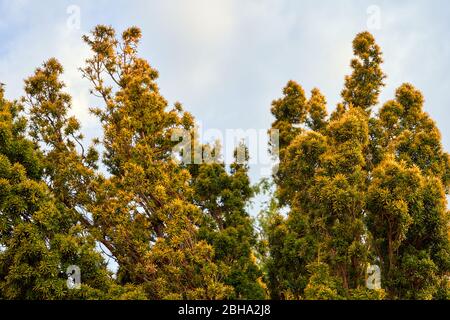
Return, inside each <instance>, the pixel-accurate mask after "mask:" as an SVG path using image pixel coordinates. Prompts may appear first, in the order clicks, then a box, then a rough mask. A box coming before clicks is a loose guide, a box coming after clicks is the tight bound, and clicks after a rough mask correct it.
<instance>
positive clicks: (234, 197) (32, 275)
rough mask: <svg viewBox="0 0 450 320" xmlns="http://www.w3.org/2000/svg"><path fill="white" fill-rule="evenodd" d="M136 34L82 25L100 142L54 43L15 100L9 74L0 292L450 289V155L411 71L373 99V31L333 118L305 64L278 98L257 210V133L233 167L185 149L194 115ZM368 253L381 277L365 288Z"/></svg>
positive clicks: (332, 295) (228, 293)
mask: <svg viewBox="0 0 450 320" xmlns="http://www.w3.org/2000/svg"><path fill="white" fill-rule="evenodd" d="M140 38H141V31H140V29H139V28H137V27H131V28H129V29H127V30H125V31H124V32H123V33H122V35H121V36H120V37H118V36H116V32H115V30H114V29H112V28H111V27H108V26H103V25H99V26H97V27H95V28H94V29H93V31H92V32H91V33H90V34H89V35H86V36H84V37H83V40H84V42H85V43H86V44H87V45H88V46H89V48H90V49H91V56H90V58H89V59H87V60H86V64H85V66H84V67H83V68H82V69H81V70H80V71H81V73H82V76H83V77H84V78H86V79H87V80H88V81H89V82H90V84H91V87H92V89H91V93H92V95H93V96H95V97H97V98H98V100H97V102H98V103H99V105H98V106H97V107H96V108H92V109H91V112H92V114H93V115H95V116H96V117H98V119H99V120H100V122H101V125H102V129H103V134H102V138H101V139H94V141H93V142H92V144H91V145H90V146H89V147H86V146H85V144H84V141H83V134H82V130H81V124H80V122H79V121H78V120H77V119H76V118H75V117H73V116H70V114H71V109H72V107H73V106H72V99H71V96H70V95H69V94H68V93H67V92H65V84H64V83H63V82H62V81H61V77H62V76H63V72H64V70H63V67H62V65H61V64H60V63H59V62H58V61H57V60H56V59H54V58H51V59H49V60H48V61H46V62H44V63H43V64H42V66H41V67H39V68H37V69H36V70H35V72H34V74H33V75H32V76H30V77H29V78H27V79H26V80H25V87H24V90H25V94H24V97H23V98H22V99H21V100H19V101H13V102H10V101H7V100H6V99H5V98H4V92H3V87H1V86H0V299H120V300H124V299H263V298H266V297H270V298H272V299H314V300H325V299H327V300H328V299H364V300H367V299H386V298H387V299H449V298H450V282H449V278H448V277H449V275H450V241H449V236H450V233H449V225H450V224H449V223H450V221H449V219H450V214H449V213H450V212H449V211H448V209H447V198H446V197H447V195H448V194H449V191H450V157H449V154H448V153H446V152H445V151H444V150H443V147H442V144H441V135H440V132H439V130H438V128H437V127H436V125H435V123H434V121H433V120H432V119H431V118H430V117H429V116H428V115H427V114H426V113H425V112H424V110H423V108H424V97H423V96H422V94H421V92H420V91H418V90H417V89H416V88H414V87H413V86H412V85H411V84H403V85H401V86H400V87H399V88H398V89H397V91H396V94H395V98H394V99H393V100H391V101H387V102H386V103H385V104H384V105H382V106H381V108H380V109H379V110H378V112H377V113H376V114H375V113H373V112H372V109H373V107H374V106H375V105H376V104H377V103H378V97H379V94H380V91H381V88H382V87H383V86H384V79H385V75H384V73H383V72H382V70H381V63H382V62H383V59H382V54H381V50H380V48H379V47H378V45H377V44H376V43H375V39H374V38H373V36H372V35H371V34H370V33H368V32H363V33H360V34H358V35H357V36H356V38H355V40H354V41H353V51H354V54H355V58H354V59H353V60H352V61H351V67H352V73H351V75H349V76H347V77H346V78H345V86H344V89H343V91H342V102H341V103H339V104H338V105H337V107H336V110H334V112H333V113H331V115H330V116H328V112H327V105H326V98H325V97H324V96H323V94H322V93H321V92H320V91H319V89H317V88H315V89H313V90H312V91H311V94H310V97H309V98H308V97H307V96H306V94H305V92H304V90H303V88H302V87H301V86H300V85H299V84H297V83H296V82H295V81H292V80H291V81H289V82H288V83H287V85H286V87H285V88H284V89H283V96H282V97H281V98H280V99H278V100H275V101H273V102H272V108H271V112H272V115H273V116H274V118H275V121H274V122H273V124H272V129H275V130H278V132H279V135H280V141H279V145H276V144H274V145H271V148H272V149H271V152H272V154H273V155H275V154H277V153H278V152H279V159H280V162H279V165H278V168H277V169H278V170H276V171H275V173H274V175H273V180H272V181H265V182H264V183H261V184H260V187H261V188H262V189H263V190H264V191H265V192H268V193H271V194H272V193H273V194H272V197H271V199H270V200H269V201H268V203H267V209H266V210H264V211H262V212H261V214H260V216H259V221H258V224H255V221H254V220H253V219H252V217H251V216H250V215H249V213H248V208H249V206H250V205H251V199H252V198H253V197H254V195H255V192H256V191H257V188H255V187H253V186H252V185H251V183H250V179H249V165H248V154H247V150H246V148H245V146H241V147H243V149H245V155H246V157H245V159H244V161H239V160H242V159H239V157H238V154H239V152H238V151H240V150H236V151H235V161H234V162H233V163H232V164H231V165H230V166H226V165H225V164H224V163H223V161H221V160H220V159H218V148H213V147H212V146H210V145H203V146H201V148H200V149H201V151H202V154H203V155H209V156H210V157H209V158H208V159H206V161H204V162H202V163H199V164H183V163H179V162H178V161H176V156H177V155H174V150H176V148H175V147H176V146H179V145H178V143H179V141H175V140H174V139H173V136H175V135H176V134H177V133H179V132H180V130H186V131H185V132H189V133H190V134H191V136H192V138H194V139H193V140H194V141H195V138H196V136H197V133H196V129H195V121H194V118H193V117H192V115H191V114H189V113H188V112H185V111H184V110H183V107H182V106H181V104H179V103H175V104H174V106H173V107H170V106H169V104H168V102H167V101H166V100H165V98H164V97H163V96H162V95H161V93H160V91H159V88H158V85H157V82H156V81H157V78H158V72H157V71H156V70H155V69H154V68H153V67H152V66H150V64H149V63H148V62H147V61H146V60H144V59H142V58H141V57H139V55H138V47H139V41H140ZM195 142H197V141H195ZM216 147H217V146H216ZM97 149H98V150H101V152H100V151H98V150H97ZM184 152H187V151H186V150H182V151H181V156H186V155H187V154H184ZM100 159H101V160H102V163H101V164H100V163H99V162H100ZM209 160H216V161H209ZM100 165H102V169H100V167H101V166H100ZM272 187H273V188H272ZM272 189H274V190H272ZM106 258H108V259H113V260H114V261H115V262H116V263H117V265H118V271H117V274H115V275H114V276H113V274H112V273H111V272H109V271H108V269H107V261H105V260H106ZM370 265H378V266H379V267H380V269H381V285H382V288H381V289H373V290H372V289H368V288H366V283H365V282H366V278H367V276H368V275H367V269H368V266H370ZM69 266H77V267H79V268H80V271H81V287H80V288H79V289H73V288H69V287H68V285H67V278H68V275H67V274H66V272H67V268H68V267H69Z"/></svg>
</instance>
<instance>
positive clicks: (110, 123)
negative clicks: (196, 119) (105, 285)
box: [82, 25, 232, 299]
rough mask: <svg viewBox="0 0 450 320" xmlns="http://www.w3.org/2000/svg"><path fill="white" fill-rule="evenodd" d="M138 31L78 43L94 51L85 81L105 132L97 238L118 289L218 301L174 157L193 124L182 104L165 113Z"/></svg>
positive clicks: (212, 268)
mask: <svg viewBox="0 0 450 320" xmlns="http://www.w3.org/2000/svg"><path fill="white" fill-rule="evenodd" d="M140 38H141V31H140V30H139V29H138V28H136V27H132V28H129V29H127V30H125V31H124V32H123V34H122V37H121V40H118V39H117V38H116V35H115V31H114V30H113V29H112V28H110V27H107V26H101V25H100V26H97V27H95V29H94V30H93V31H92V33H91V35H90V36H85V37H84V41H85V42H86V43H87V44H88V45H89V46H90V48H91V50H92V51H93V56H92V57H91V58H90V59H88V60H87V61H86V66H85V68H83V69H82V71H83V75H84V76H85V77H86V78H87V79H88V80H89V81H90V82H91V83H92V85H93V94H95V95H97V96H99V97H100V98H101V99H102V100H103V103H104V107H103V108H95V109H94V110H93V112H94V113H95V114H96V115H97V116H98V117H99V119H100V120H101V122H102V125H103V129H104V138H103V141H102V144H103V147H104V148H105V154H104V158H103V159H104V164H105V166H106V168H107V170H108V171H109V174H110V177H108V178H105V179H100V180H99V182H98V187H97V190H96V192H97V198H96V201H95V203H94V205H93V206H92V207H91V210H90V211H91V212H92V215H93V219H94V221H95V222H94V223H95V224H96V226H97V229H96V232H97V233H98V235H99V236H100V237H101V240H102V242H104V243H108V246H109V247H108V248H109V249H110V251H111V252H112V254H113V255H114V256H115V257H116V258H117V260H118V262H119V267H120V269H119V275H118V276H119V280H120V281H121V283H129V282H131V283H141V284H143V285H144V287H145V290H146V292H147V293H148V296H149V297H150V298H152V299H161V298H193V299H194V298H202V299H205V298H211V299H212V298H223V297H226V296H228V294H229V293H230V292H231V290H232V288H231V287H229V286H226V285H223V284H222V283H221V281H220V279H219V278H220V277H219V276H218V274H219V273H218V270H217V265H215V264H214V262H213V261H212V259H213V248H212V247H211V246H210V245H208V244H207V243H206V242H205V241H201V240H199V239H198V232H197V230H198V225H199V223H200V218H201V212H200V210H199V209H198V207H196V206H195V205H194V204H193V203H190V202H189V200H190V199H191V198H192V192H193V191H192V189H191V187H190V186H189V181H190V174H189V172H188V170H186V169H184V168H182V167H181V166H180V165H179V164H178V163H176V162H175V160H174V159H173V158H172V150H173V148H174V146H175V145H176V143H177V142H176V141H172V139H171V138H172V135H173V134H174V132H175V131H176V130H178V129H186V130H191V129H192V126H193V119H192V116H191V115H190V114H189V113H186V112H183V110H182V107H181V105H180V104H178V103H177V104H176V105H175V107H174V108H173V109H169V108H168V103H167V101H166V100H165V99H164V98H163V97H162V95H161V94H160V93H159V89H158V86H157V84H156V79H157V77H158V72H157V71H156V70H155V69H153V68H152V67H151V66H150V65H149V64H148V62H147V61H146V60H144V59H142V58H139V57H138V55H137V47H138V43H139V40H140Z"/></svg>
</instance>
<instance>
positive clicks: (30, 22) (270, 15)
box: [0, 0, 450, 181]
mask: <svg viewBox="0 0 450 320" xmlns="http://www.w3.org/2000/svg"><path fill="white" fill-rule="evenodd" d="M71 6H76V8H79V10H80V11H79V12H80V20H79V22H80V25H79V26H80V28H79V29H78V28H70V27H69V26H68V19H70V18H71V17H73V16H71V13H68V8H70V7H71ZM374 6H375V7H374ZM373 8H375V9H376V10H378V11H377V12H378V13H379V14H377V15H376V17H375V16H374V14H373V11H372V10H373ZM368 11H369V12H368ZM71 12H73V11H71ZM449 16H450V3H449V2H448V1H437V0H433V1H375V0H371V1H361V0H358V1H348V0H347V1H345V0H340V1H295V0H285V1H282V0H278V1H272V0H247V1H237V0H236V1H235V0H168V1H132V0H128V1H105V0H98V1H81V0H80V1H77V0H71V1H56V0H54V1H30V0H14V1H12V0H0V81H1V82H4V83H6V91H7V97H8V98H17V97H19V96H20V95H21V94H22V88H23V79H24V78H25V77H27V76H29V75H30V74H32V72H33V70H34V69H35V68H36V67H37V66H38V65H39V64H41V63H42V62H43V61H44V60H46V59H48V58H49V57H52V56H54V57H56V58H58V59H59V60H60V61H61V62H62V63H63V65H64V67H65V69H66V73H65V75H64V80H65V82H66V83H67V85H68V88H67V90H68V91H69V92H70V93H71V94H72V95H73V97H74V109H73V113H74V114H76V115H77V116H78V117H79V118H80V120H81V122H82V125H83V128H84V131H85V132H86V133H87V136H88V137H93V136H96V135H98V134H99V124H98V122H97V120H96V119H95V118H94V117H93V116H91V115H90V114H89V113H88V111H87V110H88V108H89V107H90V106H94V105H95V104H96V103H98V101H96V100H95V99H93V98H92V97H90V96H89V91H88V88H89V84H88V83H87V81H86V80H83V79H82V78H81V76H80V73H79V72H78V70H77V69H78V68H79V67H81V66H82V65H83V61H84V59H85V58H86V57H87V56H88V55H89V51H88V49H87V47H86V46H85V45H84V44H83V43H82V41H81V36H82V35H83V34H85V33H87V32H88V31H89V30H90V29H92V27H93V26H95V25H96V24H100V23H101V24H109V25H112V26H114V27H115V28H116V29H117V30H118V31H119V32H121V31H122V30H123V29H124V28H126V27H128V26H131V25H137V26H139V27H141V28H142V31H143V39H142V45H141V49H140V54H141V55H142V56H144V57H145V58H147V59H148V60H149V61H150V63H151V64H152V66H154V67H155V68H156V69H158V70H159V72H160V79H159V81H158V82H159V85H160V88H161V92H162V93H163V95H164V96H165V97H166V98H167V99H168V101H169V102H171V103H173V102H175V101H180V102H182V103H183V104H184V106H185V108H186V109H187V110H188V111H190V112H192V113H193V114H194V116H195V117H196V119H197V120H198V121H201V123H202V125H203V127H204V128H215V129H220V130H225V129H236V128H242V129H257V130H261V129H264V130H265V129H267V128H269V127H270V124H271V122H272V121H273V119H272V117H271V115H270V103H271V101H272V100H273V99H275V98H278V97H279V96H281V90H282V87H283V86H284V85H285V84H286V82H287V81H288V80H290V79H293V80H296V81H298V82H299V83H300V84H301V85H302V86H303V87H304V89H305V90H306V91H307V92H309V91H310V90H311V89H312V88H313V87H318V88H320V89H321V90H322V92H323V93H324V94H325V95H326V97H327V100H328V108H329V110H332V109H333V108H334V106H335V105H336V103H337V102H338V101H339V99H340V96H339V94H340V91H341V89H342V85H343V80H344V76H345V75H346V74H348V73H349V72H350V70H349V62H350V59H351V57H352V49H351V41H352V39H353V37H354V36H355V34H356V33H358V32H360V31H363V30H367V29H368V30H369V31H371V32H372V33H373V34H374V35H375V37H376V39H377V42H378V43H379V45H380V46H381V47H382V49H383V52H384V59H385V64H384V71H385V72H386V73H387V75H388V78H387V81H386V84H387V85H386V87H385V89H384V90H383V93H382V96H381V102H384V101H386V100H387V99H391V98H392V97H393V95H394V91H395V89H396V88H397V87H398V86H399V85H400V84H401V83H402V82H411V83H412V84H414V85H415V86H416V87H418V88H419V89H420V90H422V92H423V93H424V95H425V98H426V105H425V110H426V111H427V112H428V113H430V115H431V116H432V117H433V118H434V119H435V120H436V122H437V124H438V126H439V128H440V130H441V132H442V136H443V143H444V146H445V148H446V150H449V149H450V148H449V147H450V129H449V128H448V122H449V121H448V120H449V116H448V110H447V109H448V107H449V106H450V76H449V70H450V68H449V67H450V41H449V39H450V34H449V33H450V19H448V17H449ZM374 17H375V18H376V21H377V22H379V23H376V24H373V23H372V22H373V21H374V20H371V19H373V18H374ZM378 18H379V19H378ZM368 23H369V25H368ZM252 178H253V180H254V181H256V180H257V179H258V178H259V171H258V170H256V169H255V168H253V170H252Z"/></svg>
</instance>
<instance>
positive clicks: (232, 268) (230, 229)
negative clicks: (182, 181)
mask: <svg viewBox="0 0 450 320" xmlns="http://www.w3.org/2000/svg"><path fill="white" fill-rule="evenodd" d="M238 148H242V150H240V151H239V152H241V151H242V152H243V153H245V161H239V159H237V157H238V149H236V151H235V161H234V162H233V163H232V164H231V165H230V166H229V168H227V167H226V166H225V164H224V163H223V161H219V160H220V159H219V158H218V157H216V156H215V155H213V156H214V161H204V162H202V163H201V164H199V165H197V164H193V165H189V168H190V169H191V173H192V185H193V188H194V203H196V204H197V205H198V206H199V207H200V208H201V209H202V211H203V214H204V216H203V220H204V222H203V223H202V226H201V227H200V230H199V236H200V238H202V239H204V240H206V241H207V242H208V243H210V244H211V245H212V246H213V248H214V254H215V261H216V263H217V265H218V267H219V268H220V269H222V270H223V273H224V274H225V278H224V283H225V284H227V285H229V286H231V287H233V288H234V294H233V295H232V296H230V298H234V299H263V298H264V288H263V284H262V281H261V278H262V273H261V270H260V269H259V267H258V265H257V263H256V256H255V249H256V241H257V240H256V234H255V231H254V228H253V221H252V219H251V217H250V216H249V214H248V212H247V209H248V205H249V202H250V199H251V197H252V196H253V194H254V190H253V188H252V186H251V184H250V178H249V176H248V170H249V166H248V150H247V149H246V148H245V147H244V146H243V145H241V146H240V147H238ZM203 149H204V154H207V153H208V154H210V153H214V152H217V150H211V149H212V148H211V146H209V145H205V146H204V147H203ZM240 160H244V159H240Z"/></svg>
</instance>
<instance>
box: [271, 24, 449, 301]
mask: <svg viewBox="0 0 450 320" xmlns="http://www.w3.org/2000/svg"><path fill="white" fill-rule="evenodd" d="M353 50H354V54H355V56H356V57H355V59H353V60H352V63H351V66H352V68H353V73H352V74H351V75H350V76H347V77H346V80H345V88H344V90H343V91H342V97H343V103H340V104H339V105H338V106H337V109H336V110H335V111H334V112H333V113H332V115H331V117H330V119H326V112H325V110H326V109H325V99H324V98H323V97H322V96H321V95H320V93H319V92H318V91H317V90H313V92H312V97H311V99H310V101H309V102H307V103H305V99H304V98H302V99H294V98H292V97H288V94H289V93H292V92H294V91H293V90H292V89H289V88H293V87H295V88H297V89H296V90H295V92H303V90H302V89H301V87H300V86H299V85H297V84H295V83H294V82H293V81H290V82H289V83H288V85H287V87H286V88H285V89H284V90H283V92H284V94H285V96H284V98H283V99H280V100H277V101H276V102H274V104H273V107H272V114H273V115H274V116H275V122H274V124H273V126H272V128H274V129H279V130H280V135H282V134H284V135H285V137H284V138H282V139H280V141H281V142H280V149H279V153H280V164H279V170H278V171H277V173H276V174H275V176H274V182H275V184H276V187H277V190H276V193H275V195H276V203H278V207H279V208H280V209H281V208H282V207H286V208H287V217H286V218H284V217H283V215H282V214H279V213H273V212H272V213H271V214H270V217H269V219H268V227H267V228H266V229H267V230H266V237H267V239H268V246H269V252H270V257H269V259H268V261H267V269H268V277H269V280H268V282H269V288H270V290H271V295H272V297H274V298H308V299H311V298H312V299H323V298H325V299H337V298H352V299H359V298H364V299H367V298H376V299H379V298H383V297H384V296H385V294H387V296H388V297H389V298H401V299H404V298H442V297H448V279H447V278H446V275H448V272H449V269H448V265H449V263H450V258H449V253H450V250H449V247H448V241H449V238H448V237H449V233H448V211H447V208H446V205H447V204H446V203H447V202H446V196H445V194H446V193H447V194H448V176H449V156H448V154H447V153H445V152H443V150H442V146H441V143H440V134H439V131H438V130H437V128H436V126H435V124H434V122H433V121H432V120H431V119H430V118H429V117H428V115H426V114H425V113H424V112H423V110H422V105H423V97H422V95H421V93H420V92H419V91H417V90H416V89H414V87H412V85H410V84H405V85H402V86H401V87H400V88H399V89H398V90H397V93H396V99H395V100H393V101H389V102H387V103H386V104H385V105H384V106H383V107H382V108H381V110H380V112H379V113H378V114H377V115H375V116H373V115H372V108H373V107H374V106H375V105H376V104H377V102H378V96H379V93H380V91H381V87H382V86H383V85H384V84H383V79H384V78H385V75H384V74H383V72H382V70H381V68H380V64H381V63H382V61H383V60H382V57H381V50H380V49H379V47H378V46H377V45H376V43H375V41H374V38H373V36H372V35H371V34H369V33H368V32H363V33H360V34H358V35H357V36H356V38H355V40H354V41H353ZM294 96H295V94H294ZM292 101H295V103H293V102H292ZM281 110H290V112H289V113H286V112H284V113H283V112H281ZM292 114H296V115H300V114H301V115H302V116H301V117H292V116H290V115H292ZM298 121H299V122H298ZM280 123H283V124H284V125H283V126H280ZM293 128H295V130H294V129H293ZM286 137H287V138H286ZM283 139H284V140H283ZM431 186H434V188H433V187H431ZM280 209H278V210H280ZM272 211H273V210H272ZM369 264H379V265H380V268H381V272H382V286H383V290H372V291H370V290H367V289H366V288H365V285H364V282H365V279H366V276H367V275H366V269H367V266H368V265H369ZM277 271H278V272H277Z"/></svg>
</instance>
